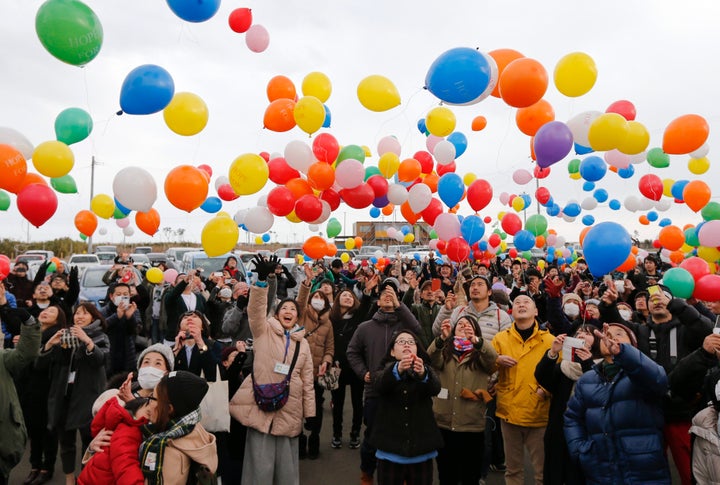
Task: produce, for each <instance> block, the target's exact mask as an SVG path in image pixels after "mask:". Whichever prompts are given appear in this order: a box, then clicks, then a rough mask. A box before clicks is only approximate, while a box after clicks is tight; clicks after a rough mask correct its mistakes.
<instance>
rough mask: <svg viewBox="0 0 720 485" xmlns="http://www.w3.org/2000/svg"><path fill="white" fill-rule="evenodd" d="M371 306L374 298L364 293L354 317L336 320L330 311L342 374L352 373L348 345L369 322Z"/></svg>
mask: <svg viewBox="0 0 720 485" xmlns="http://www.w3.org/2000/svg"><path fill="white" fill-rule="evenodd" d="M371 304H372V298H371V297H370V296H368V295H366V294H364V293H363V295H362V298H361V299H360V306H359V307H358V309H357V310H356V311H355V313H353V314H352V315H348V314H345V315H343V316H342V317H340V318H338V319H337V320H334V319H333V316H332V315H333V313H332V310H331V311H330V322H331V323H332V326H333V337H334V338H335V360H336V361H337V362H339V363H340V369H342V372H352V368H351V367H350V363H349V362H348V359H347V349H348V345H350V340H352V337H353V335H355V330H357V328H358V326H359V325H360V324H361V323H362V322H364V321H365V320H367V317H368V315H367V314H368V310H369V309H370V305H371Z"/></svg>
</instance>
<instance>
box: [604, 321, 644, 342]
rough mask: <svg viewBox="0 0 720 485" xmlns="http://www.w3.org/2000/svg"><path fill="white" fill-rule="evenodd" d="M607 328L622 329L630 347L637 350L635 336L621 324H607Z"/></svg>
mask: <svg viewBox="0 0 720 485" xmlns="http://www.w3.org/2000/svg"><path fill="white" fill-rule="evenodd" d="M608 326H609V327H619V328H621V329H623V331H624V332H625V333H626V334H627V335H628V338H629V339H630V345H632V346H633V347H636V348H637V346H638V342H637V337H636V336H635V333H634V332H633V331H632V330H630V329H629V328H627V327H626V326H625V325H623V324H622V323H608Z"/></svg>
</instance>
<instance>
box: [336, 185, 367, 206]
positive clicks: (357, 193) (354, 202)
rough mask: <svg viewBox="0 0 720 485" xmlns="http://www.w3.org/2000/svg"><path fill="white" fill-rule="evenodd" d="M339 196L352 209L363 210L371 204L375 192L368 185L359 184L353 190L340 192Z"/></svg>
mask: <svg viewBox="0 0 720 485" xmlns="http://www.w3.org/2000/svg"><path fill="white" fill-rule="evenodd" d="M340 196H341V197H342V198H343V200H344V201H345V203H346V204H347V205H348V206H350V207H352V208H353V209H363V208H365V207H367V206H369V205H370V204H372V202H373V200H374V199H375V192H374V191H373V189H372V187H370V186H369V185H368V184H366V183H361V184H360V185H358V186H357V187H355V188H352V189H343V190H341V191H340Z"/></svg>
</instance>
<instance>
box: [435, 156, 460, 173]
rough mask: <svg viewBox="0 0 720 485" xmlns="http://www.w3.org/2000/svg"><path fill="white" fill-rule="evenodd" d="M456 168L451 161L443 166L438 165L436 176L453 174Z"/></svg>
mask: <svg viewBox="0 0 720 485" xmlns="http://www.w3.org/2000/svg"><path fill="white" fill-rule="evenodd" d="M456 168H457V166H456V165H455V160H453V161H452V162H450V163H446V164H445V165H438V166H437V174H438V175H439V176H440V177H442V176H443V175H445V174H446V173H451V172H453V173H454V172H455V169H456Z"/></svg>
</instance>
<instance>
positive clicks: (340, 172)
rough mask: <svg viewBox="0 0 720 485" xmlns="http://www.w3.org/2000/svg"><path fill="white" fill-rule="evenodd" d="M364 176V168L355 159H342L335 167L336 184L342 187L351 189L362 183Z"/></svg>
mask: <svg viewBox="0 0 720 485" xmlns="http://www.w3.org/2000/svg"><path fill="white" fill-rule="evenodd" d="M364 178H365V169H364V168H363V165H362V163H360V162H358V161H357V160H351V159H348V160H344V161H343V162H342V163H340V164H338V166H337V167H336V168H335V180H336V181H337V184H338V185H339V186H340V187H342V188H344V189H352V188H355V187H357V186H359V185H360V184H362V183H363V180H364ZM373 194H374V192H373ZM373 198H374V197H373Z"/></svg>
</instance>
